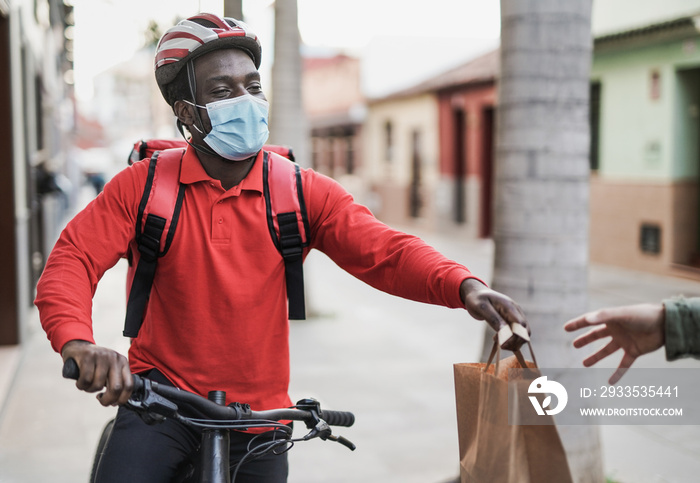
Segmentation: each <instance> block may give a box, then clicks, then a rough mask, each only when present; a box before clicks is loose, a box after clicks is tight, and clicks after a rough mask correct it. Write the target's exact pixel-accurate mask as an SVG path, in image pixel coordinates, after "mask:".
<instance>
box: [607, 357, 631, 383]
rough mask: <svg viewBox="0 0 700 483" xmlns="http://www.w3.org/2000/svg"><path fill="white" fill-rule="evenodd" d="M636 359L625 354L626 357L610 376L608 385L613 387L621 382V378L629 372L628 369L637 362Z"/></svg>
mask: <svg viewBox="0 0 700 483" xmlns="http://www.w3.org/2000/svg"><path fill="white" fill-rule="evenodd" d="M635 359H636V357H634V356H631V355H629V354H627V353H625V355H624V357H623V358H622V360H621V361H620V365H619V366H618V367H617V370H616V371H615V372H614V373H613V375H612V376H610V379H608V383H609V384H610V385H611V386H612V385H613V384H616V383H617V381H619V380H620V378H621V377H622V376H624V375H625V373H626V372H627V369H629V368H630V367H632V363H633V362H634V361H635Z"/></svg>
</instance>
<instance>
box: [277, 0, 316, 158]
mask: <svg viewBox="0 0 700 483" xmlns="http://www.w3.org/2000/svg"><path fill="white" fill-rule="evenodd" d="M299 47H300V36H299V25H298V20H297V1H296V0H276V2H275V60H274V63H273V65H272V99H271V102H270V141H269V142H270V143H272V144H282V145H286V146H291V147H292V148H293V149H294V153H295V157H296V159H297V161H298V162H299V164H301V165H302V166H310V160H309V156H308V142H309V141H308V129H307V123H306V118H305V115H304V107H303V104H302V95H301V68H302V63H301V51H300V49H299Z"/></svg>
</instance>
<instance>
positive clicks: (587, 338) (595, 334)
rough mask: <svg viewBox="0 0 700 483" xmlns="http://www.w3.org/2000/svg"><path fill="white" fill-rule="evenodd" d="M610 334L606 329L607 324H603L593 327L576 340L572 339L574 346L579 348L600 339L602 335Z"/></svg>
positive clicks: (607, 335)
mask: <svg viewBox="0 0 700 483" xmlns="http://www.w3.org/2000/svg"><path fill="white" fill-rule="evenodd" d="M609 336H610V330H609V329H608V327H607V326H603V327H600V328H596V329H593V330H591V331H589V332H587V333H585V334H584V335H582V336H580V337H578V338H577V339H576V340H574V347H576V348H577V349H580V348H581V347H583V346H586V345H588V344H590V343H591V342H595V341H596V340H599V339H602V338H603V337H609Z"/></svg>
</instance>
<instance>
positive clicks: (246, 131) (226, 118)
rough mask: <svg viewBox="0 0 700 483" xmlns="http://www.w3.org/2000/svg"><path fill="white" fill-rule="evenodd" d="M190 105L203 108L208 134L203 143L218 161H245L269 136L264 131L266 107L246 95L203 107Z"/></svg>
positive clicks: (264, 104)
mask: <svg viewBox="0 0 700 483" xmlns="http://www.w3.org/2000/svg"><path fill="white" fill-rule="evenodd" d="M190 104H191V103H190ZM194 105H195V106H197V107H201V108H203V109H204V108H206V110H207V113H208V114H209V121H210V122H211V131H209V134H207V135H206V136H205V137H204V142H205V143H207V144H208V145H209V147H210V148H212V149H213V150H214V152H216V153H217V154H218V155H219V156H221V157H222V158H225V159H229V160H231V161H243V160H245V159H248V158H250V157H251V156H253V155H255V154H256V153H257V152H258V151H260V150H261V149H262V147H263V145H264V144H265V141H267V138H268V136H269V135H270V132H269V131H268V130H267V111H268V103H267V101H265V100H263V99H259V98H257V97H254V96H251V95H249V94H246V95H242V96H238V97H234V98H231V99H224V100H222V101H216V102H210V103H209V104H207V105H206V106H200V105H197V104H194ZM195 127H196V126H195Z"/></svg>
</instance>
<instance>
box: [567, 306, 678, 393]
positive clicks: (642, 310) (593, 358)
mask: <svg viewBox="0 0 700 483" xmlns="http://www.w3.org/2000/svg"><path fill="white" fill-rule="evenodd" d="M594 326H600V327H595V328H594V329H592V330H591V331H589V332H588V333H586V334H584V335H582V336H580V337H579V338H577V339H576V340H575V341H574V347H576V348H581V347H583V346H585V345H588V344H590V343H591V342H594V341H596V340H598V339H602V338H603V337H612V340H610V342H608V344H607V345H605V346H604V347H602V348H601V349H599V350H598V351H597V352H595V353H593V354H592V355H590V356H588V357H587V358H586V359H584V361H583V365H584V366H586V367H589V366H592V365H593V364H595V363H596V362H598V361H600V360H601V359H604V358H605V357H607V356H609V355H610V354H612V353H614V352H615V351H617V350H618V349H622V350H623V351H624V355H623V356H622V360H621V361H620V365H619V366H618V368H617V370H616V371H615V372H614V373H613V375H612V376H611V377H610V380H609V381H608V382H609V383H610V384H615V383H616V382H617V381H619V380H620V378H621V377H622V376H623V375H624V374H625V372H627V369H629V368H630V366H631V365H632V363H633V362H634V361H635V360H636V359H637V357H639V356H641V355H644V354H647V353H649V352H652V351H655V350H656V349H658V348H660V347H661V346H663V345H664V339H665V337H664V307H663V305H662V304H640V305H628V306H625V307H615V308H609V309H603V310H598V311H596V312H589V313H587V314H584V315H581V316H579V317H577V318H575V319H572V320H570V321H568V322H567V323H566V325H564V329H565V330H566V331H567V332H573V331H575V330H578V329H582V328H583V327H594Z"/></svg>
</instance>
